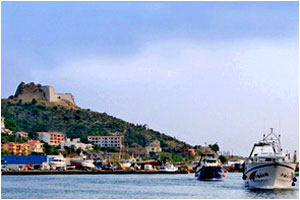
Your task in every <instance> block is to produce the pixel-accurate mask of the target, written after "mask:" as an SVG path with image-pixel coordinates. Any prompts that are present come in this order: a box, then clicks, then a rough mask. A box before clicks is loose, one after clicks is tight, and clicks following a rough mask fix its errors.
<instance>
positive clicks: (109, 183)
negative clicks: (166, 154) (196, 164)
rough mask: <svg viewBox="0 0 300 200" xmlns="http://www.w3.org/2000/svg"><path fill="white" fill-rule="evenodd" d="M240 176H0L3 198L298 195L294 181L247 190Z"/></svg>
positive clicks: (279, 196)
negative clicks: (278, 186) (287, 186)
mask: <svg viewBox="0 0 300 200" xmlns="http://www.w3.org/2000/svg"><path fill="white" fill-rule="evenodd" d="M241 177H242V175H241V174H239V173H227V176H226V179H225V180H224V181H218V182H203V181H198V180H197V179H196V178H194V174H176V175H175V174H173V175H172V174H161V175H142V174H140V175H134V174H132V175H117V174H115V175H114V174H113V175H111V174H109V175H35V176H2V177H1V178H2V181H1V182H2V185H1V189H2V190H1V195H2V198H5V199H11V198H14V199H15V198H17V199H23V198H25V199H26V198H27V199H28V198H30V199H36V198H40V199H42V198H47V199H72V198H74V199H75V198H76V199H84V198H89V199H93V198H97V199H102V198H104V199H108V198H109V199H114V198H118V199H125V198H126V199H131V198H141V199H145V198H151V199H156V198H163V199H169V198H173V199H174V198H181V199H188V198H200V199H205V198H217V199H236V198H242V199H243V198H248V199H249V198H280V199H294V198H295V199H296V198H297V199H298V197H299V184H298V182H297V184H296V186H295V187H293V188H292V189H288V190H259V191H251V190H247V189H245V188H244V187H243V181H242V178H241Z"/></svg>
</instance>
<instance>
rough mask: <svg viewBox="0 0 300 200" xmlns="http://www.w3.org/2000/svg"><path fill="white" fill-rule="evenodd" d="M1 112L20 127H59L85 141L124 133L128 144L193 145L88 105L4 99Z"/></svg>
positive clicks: (171, 148) (177, 147)
mask: <svg viewBox="0 0 300 200" xmlns="http://www.w3.org/2000/svg"><path fill="white" fill-rule="evenodd" d="M1 109H2V113H1V115H3V116H5V118H7V119H13V120H14V121H15V122H16V126H17V128H18V129H20V130H23V131H26V132H29V133H34V132H39V131H59V132H63V133H65V134H66V135H67V137H68V138H77V137H79V138H80V139H81V140H82V141H83V142H86V141H87V136H88V135H102V136H105V135H123V136H124V143H125V146H127V147H132V148H138V147H145V146H146V145H147V144H148V143H149V142H151V141H153V140H155V139H157V140H159V141H160V143H161V147H162V149H163V151H165V152H172V153H175V152H180V150H181V149H182V148H183V147H191V145H189V144H186V143H185V142H182V141H179V140H177V139H175V138H173V137H170V136H168V135H166V134H164V133H160V132H158V131H154V130H152V129H148V128H147V126H146V125H135V124H132V123H128V122H126V121H124V120H121V119H118V118H116V117H113V116H110V115H108V114H106V113H98V112H94V111H91V110H89V109H81V108H79V107H73V106H65V105H61V104H57V103H53V102H47V101H43V100H39V101H37V100H35V99H34V100H32V101H31V102H22V100H14V99H2V101H1Z"/></svg>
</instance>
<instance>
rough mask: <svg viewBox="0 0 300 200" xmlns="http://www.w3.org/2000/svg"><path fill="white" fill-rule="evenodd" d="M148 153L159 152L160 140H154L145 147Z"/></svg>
mask: <svg viewBox="0 0 300 200" xmlns="http://www.w3.org/2000/svg"><path fill="white" fill-rule="evenodd" d="M146 150H147V152H148V153H159V152H161V147H160V141H159V140H154V141H153V142H151V143H150V144H149V146H147V147H146Z"/></svg>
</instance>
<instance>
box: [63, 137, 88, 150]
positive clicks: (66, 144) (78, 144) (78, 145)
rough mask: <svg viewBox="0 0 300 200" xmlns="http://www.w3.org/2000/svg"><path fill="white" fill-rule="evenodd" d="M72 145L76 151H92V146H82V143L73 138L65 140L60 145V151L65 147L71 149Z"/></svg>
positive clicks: (78, 139)
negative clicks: (79, 149)
mask: <svg viewBox="0 0 300 200" xmlns="http://www.w3.org/2000/svg"><path fill="white" fill-rule="evenodd" d="M72 145H74V146H75V147H76V149H78V148H81V149H82V150H92V149H93V145H92V144H84V143H82V142H80V138H74V139H72V140H71V139H70V138H67V139H66V141H64V142H62V143H61V144H60V146H61V150H64V149H65V147H71V146H72Z"/></svg>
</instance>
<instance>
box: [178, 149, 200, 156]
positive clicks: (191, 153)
mask: <svg viewBox="0 0 300 200" xmlns="http://www.w3.org/2000/svg"><path fill="white" fill-rule="evenodd" d="M181 154H184V155H189V156H195V155H196V150H195V149H193V148H188V149H182V150H181Z"/></svg>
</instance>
